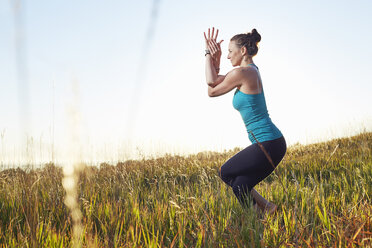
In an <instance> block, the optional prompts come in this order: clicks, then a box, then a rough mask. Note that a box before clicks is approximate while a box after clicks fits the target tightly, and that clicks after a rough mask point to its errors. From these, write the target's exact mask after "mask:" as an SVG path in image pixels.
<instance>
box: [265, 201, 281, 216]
mask: <svg viewBox="0 0 372 248" xmlns="http://www.w3.org/2000/svg"><path fill="white" fill-rule="evenodd" d="M277 209H278V206H277V205H275V204H274V203H271V202H269V203H268V204H267V205H266V208H265V213H268V214H269V215H272V214H273V213H275V212H276V210H277Z"/></svg>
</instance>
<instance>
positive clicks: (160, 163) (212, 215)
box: [0, 132, 372, 247]
mask: <svg viewBox="0 0 372 248" xmlns="http://www.w3.org/2000/svg"><path fill="white" fill-rule="evenodd" d="M371 146H372V133H371V132H369V133H367V132H365V133H361V134H360V135H357V136H354V137H351V138H340V139H335V140H332V141H329V142H323V143H318V144H312V145H307V146H302V145H295V146H292V147H289V148H288V151H287V154H286V155H285V157H284V159H283V161H282V162H281V163H280V164H279V166H278V168H277V170H276V172H277V174H275V173H273V174H271V175H270V176H269V177H268V178H266V179H265V180H264V181H262V182H261V183H260V184H259V185H257V186H256V187H255V188H256V189H257V191H258V192H259V193H261V194H262V195H263V196H264V197H265V198H267V199H268V200H270V201H272V202H274V203H275V204H277V205H278V211H277V213H276V214H275V215H273V216H266V218H263V219H261V218H260V216H257V214H256V213H255V212H254V210H253V209H251V208H249V209H243V208H242V207H241V206H240V204H239V202H238V201H237V200H236V198H235V196H234V194H233V192H232V190H231V188H228V187H227V186H226V185H225V184H224V183H223V182H222V181H221V179H220V178H219V177H218V169H219V167H220V166H221V165H222V164H223V163H224V162H225V161H226V160H227V159H229V158H230V157H231V156H233V155H234V154H235V153H236V152H238V151H239V150H240V149H237V148H236V149H234V150H231V151H228V152H225V153H215V152H204V153H199V154H196V155H191V156H187V157H181V156H164V157H162V158H158V159H150V160H141V161H126V162H124V163H118V164H117V165H115V166H112V165H109V164H101V166H100V168H96V167H92V166H87V165H86V166H85V168H84V170H83V172H82V173H81V174H80V180H79V184H78V190H79V204H80V210H81V212H82V225H83V228H84V232H83V237H82V245H83V247H291V246H294V247H295V246H300V247H347V246H349V247H371V246H372V219H371V216H372V207H371V202H372V201H371V193H372V158H371ZM336 147H337V148H336ZM278 176H279V177H278ZM62 178H63V172H62V169H61V168H60V167H57V166H54V165H52V164H48V165H45V167H43V168H42V169H36V170H27V171H24V170H21V169H8V170H4V171H2V172H0V228H1V230H0V244H1V246H2V247H68V246H70V244H71V241H72V240H71V237H72V235H71V232H72V220H71V217H70V215H69V210H68V209H67V207H66V206H65V205H64V195H65V191H64V188H63V187H62ZM280 180H282V182H283V185H284V188H285V190H284V188H283V186H282V184H281V183H280ZM285 192H287V193H285Z"/></svg>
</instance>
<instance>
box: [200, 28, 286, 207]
mask: <svg viewBox="0 0 372 248" xmlns="http://www.w3.org/2000/svg"><path fill="white" fill-rule="evenodd" d="M217 36H218V29H217V30H216V34H214V28H212V34H210V29H208V37H207V36H206V34H205V32H204V37H205V41H206V54H205V58H206V64H205V73H206V81H207V84H208V95H209V96H210V97H215V96H220V95H223V94H225V93H227V92H229V91H231V90H233V89H234V88H236V91H235V93H234V97H233V106H234V108H235V109H236V110H238V111H239V112H240V114H241V116H242V118H243V121H244V124H245V126H246V129H247V132H248V137H249V139H250V141H251V142H252V144H251V145H250V146H248V147H247V148H245V149H243V150H242V151H240V152H239V153H237V154H235V155H234V156H233V157H232V158H230V159H229V160H228V161H227V162H226V163H225V164H223V165H222V166H221V168H220V172H219V176H220V177H221V179H222V180H223V181H224V182H225V183H226V184H227V185H229V186H230V187H232V190H233V192H234V194H235V196H236V197H237V198H238V200H239V202H240V203H241V204H242V205H243V206H244V205H246V204H248V199H249V198H250V196H251V197H253V198H252V201H253V204H254V207H255V209H258V208H259V209H261V211H263V212H268V213H269V214H271V213H274V212H275V211H276V209H277V206H276V205H275V204H273V203H271V202H268V201H267V200H266V199H265V198H263V197H262V196H261V195H260V194H259V193H258V192H257V191H256V190H255V189H254V188H253V187H254V186H255V185H256V184H258V183H259V182H260V181H262V180H263V179H264V178H266V177H267V176H268V175H270V174H271V173H272V172H273V171H274V169H275V168H276V166H277V165H278V164H279V163H280V161H281V160H282V158H283V157H284V155H285V153H286V151H287V145H286V141H285V139H284V136H283V135H282V133H281V131H280V130H279V129H278V128H277V127H276V126H275V125H274V123H273V122H272V121H271V119H270V117H269V114H268V111H267V107H266V102H265V96H264V92H263V86H262V81H261V76H260V72H259V70H258V67H257V66H256V65H255V64H254V62H253V59H252V58H253V57H254V56H255V55H256V54H257V51H258V47H257V44H258V42H260V40H261V36H260V34H259V33H258V32H257V30H256V29H253V30H252V31H251V32H250V33H246V34H237V35H235V36H234V37H232V38H231V40H230V43H229V54H228V56H227V58H228V59H229V60H230V61H231V64H232V66H233V67H237V68H234V69H233V70H231V71H230V72H229V73H227V74H226V75H218V72H219V67H220V59H221V42H222V41H223V40H221V41H219V42H217ZM246 206H247V205H246ZM257 207H258V208H257Z"/></svg>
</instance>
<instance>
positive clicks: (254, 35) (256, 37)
mask: <svg viewBox="0 0 372 248" xmlns="http://www.w3.org/2000/svg"><path fill="white" fill-rule="evenodd" d="M251 38H252V40H253V41H254V42H256V43H257V42H260V41H261V35H260V34H259V33H258V32H257V30H256V29H255V28H254V29H252V31H251Z"/></svg>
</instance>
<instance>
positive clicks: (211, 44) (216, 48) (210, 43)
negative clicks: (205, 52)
mask: <svg viewBox="0 0 372 248" xmlns="http://www.w3.org/2000/svg"><path fill="white" fill-rule="evenodd" d="M209 46H210V47H211V48H212V51H213V53H216V52H217V51H218V47H217V46H216V44H215V43H214V42H213V40H212V41H210V42H209Z"/></svg>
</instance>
